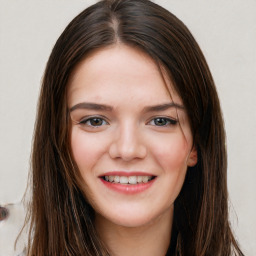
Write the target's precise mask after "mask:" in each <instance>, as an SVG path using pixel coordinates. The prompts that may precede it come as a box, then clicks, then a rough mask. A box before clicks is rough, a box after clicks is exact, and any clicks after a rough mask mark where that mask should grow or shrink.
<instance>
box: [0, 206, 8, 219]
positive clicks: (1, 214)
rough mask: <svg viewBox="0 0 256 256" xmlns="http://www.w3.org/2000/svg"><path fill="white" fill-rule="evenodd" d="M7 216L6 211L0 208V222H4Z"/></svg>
mask: <svg viewBox="0 0 256 256" xmlns="http://www.w3.org/2000/svg"><path fill="white" fill-rule="evenodd" d="M8 215H9V211H8V209H6V208H4V207H1V206H0V221H2V220H5V219H6V218H7V217H8Z"/></svg>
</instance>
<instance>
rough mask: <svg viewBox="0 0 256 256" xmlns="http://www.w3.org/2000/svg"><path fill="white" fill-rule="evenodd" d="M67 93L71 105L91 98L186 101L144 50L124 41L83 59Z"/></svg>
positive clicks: (99, 100)
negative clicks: (124, 43)
mask: <svg viewBox="0 0 256 256" xmlns="http://www.w3.org/2000/svg"><path fill="white" fill-rule="evenodd" d="M67 96H68V104H69V105H72V104H75V103H79V102H78V101H88V100H89V101H97V102H100V103H105V102H104V101H105V100H110V101H113V104H118V103H120V104H121V103H124V102H127V101H131V102H133V101H137V104H140V103H152V104H161V103H163V101H166V102H170V101H174V102H176V103H179V104H182V102H181V99H180V97H179V96H178V95H177V93H176V92H175V91H174V89H173V85H172V83H171V81H170V79H169V78H168V77H167V76H166V75H165V73H164V72H163V70H160V68H159V66H158V65H156V63H155V62H154V61H153V60H152V59H151V58H150V57H149V56H148V55H147V54H145V53H144V52H143V51H141V50H139V49H137V48H134V47H129V46H126V45H123V44H117V45H113V46H110V47H106V48H103V49H100V50H97V51H94V52H93V53H91V54H90V55H89V56H87V57H86V58H85V59H84V60H83V61H82V62H80V63H79V64H78V65H77V67H76V68H75V69H74V71H73V73H72V75H71V77H70V80H69V83H68V91H67ZM107 103H108V102H107Z"/></svg>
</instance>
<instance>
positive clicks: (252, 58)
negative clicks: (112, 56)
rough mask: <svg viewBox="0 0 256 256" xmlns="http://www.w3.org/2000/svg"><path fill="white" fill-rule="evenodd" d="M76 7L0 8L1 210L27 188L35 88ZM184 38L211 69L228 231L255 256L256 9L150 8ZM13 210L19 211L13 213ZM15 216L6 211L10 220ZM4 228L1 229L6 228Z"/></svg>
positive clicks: (7, 232) (52, 3) (238, 1)
mask: <svg viewBox="0 0 256 256" xmlns="http://www.w3.org/2000/svg"><path fill="white" fill-rule="evenodd" d="M94 2H95V1H87V0H86V1H85V0H84V1H82V0H73V1H71V0H61V1H60V0H0V166H1V167H0V205H6V204H11V203H12V204H17V207H20V206H19V204H18V203H19V201H20V200H21V198H22V195H23V193H24V191H25V187H26V179H27V173H28V169H29V156H30V145H31V139H32V134H33V124H34V119H35V111H36V104H37V97H38V92H39V85H40V80H41V77H42V74H43V71H44V67H45V63H46V61H47V58H48V56H49V54H50V51H51V49H52V47H53V45H54V43H55V41H56V39H57V37H58V36H59V35H60V33H61V32H62V30H63V29H64V28H65V26H66V25H67V24H68V22H69V21H70V20H71V19H72V18H73V17H74V16H75V15H76V14H78V13H79V12H80V11H82V10H83V9H84V8H85V7H87V6H88V5H89V4H91V3H94ZM155 2H157V3H159V4H161V5H163V6H164V7H166V8H167V9H169V10H170V11H171V12H173V13H174V14H176V15H177V16H178V17H179V18H180V19H181V20H182V21H183V22H184V23H185V24H186V25H187V26H188V27H189V29H190V30H191V32H192V34H193V35H194V36H195V37H196V39H197V41H198V43H199V45H200V46H201V48H202V50H203V52H204V54H205V56H206V59H207V60H208V63H209V65H210V68H211V71H212V73H213V76H214V79H215V81H216V84H217V89H218V92H219V96H220V99H221V104H222V108H223V113H224V119H225V123H226V130H227V142H228V155H229V167H228V186H229V192H230V201H231V210H232V211H231V212H232V213H231V223H232V225H233V229H234V230H235V232H236V234H237V237H238V239H239V241H240V243H241V245H242V248H243V249H244V252H245V255H247V256H254V255H256V245H255V243H256V232H255V230H256V186H255V183H256V169H255V159H256V156H255V148H256V104H255V99H254V98H255V97H256V84H255V82H256V78H255V77H256V47H255V46H256V1H255V0H225V1H223V0H215V1H211V0H169V1H168V0H156V1H155ZM17 209H18V208H17ZM15 214H16V215H17V216H18V215H19V218H20V216H21V215H20V213H19V211H18V210H16V211H13V213H12V215H14V216H12V217H13V218H14V219H15V220H17V218H18V217H17V218H15V216H16V215H15ZM13 218H9V219H8V220H7V221H6V222H2V223H0V241H1V242H0V255H1V256H6V255H14V254H13V252H12V249H8V250H9V251H7V249H6V248H7V247H9V246H10V244H12V242H13V234H14V233H15V232H16V231H13V227H12V229H11V228H9V226H10V225H13V226H15V227H18V226H19V225H18V224H17V223H16V222H15V221H14V220H13ZM7 223H8V225H7Z"/></svg>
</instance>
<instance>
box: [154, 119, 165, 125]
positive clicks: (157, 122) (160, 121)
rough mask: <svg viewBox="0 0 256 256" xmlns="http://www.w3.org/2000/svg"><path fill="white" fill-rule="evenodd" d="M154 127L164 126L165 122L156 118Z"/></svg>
mask: <svg viewBox="0 0 256 256" xmlns="http://www.w3.org/2000/svg"><path fill="white" fill-rule="evenodd" d="M155 124H156V125H166V120H165V119H164V118H157V119H156V120H155Z"/></svg>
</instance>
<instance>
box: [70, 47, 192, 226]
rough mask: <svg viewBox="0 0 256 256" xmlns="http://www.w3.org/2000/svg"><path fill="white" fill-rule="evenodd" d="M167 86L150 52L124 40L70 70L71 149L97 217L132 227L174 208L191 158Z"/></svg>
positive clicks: (179, 111) (186, 130)
mask: <svg viewBox="0 0 256 256" xmlns="http://www.w3.org/2000/svg"><path fill="white" fill-rule="evenodd" d="M166 86H168V87H169V88H170V90H171V95H172V96H170V93H169V91H168V90H167V89H166ZM172 88H173V87H172V84H171V82H170V81H167V80H164V78H163V76H162V75H161V73H160V72H159V69H158V68H157V66H156V64H155V63H154V61H152V59H151V58H150V57H148V56H147V55H146V54H145V53H143V52H141V51H140V50H138V49H135V48H131V47H128V46H125V45H122V44H119V45H115V46H111V47H108V48H104V49H101V50H98V51H96V52H94V53H93V54H91V55H90V56H89V57H87V58H86V59H85V60H84V61H82V62H81V63H80V64H79V65H78V66H77V68H76V69H75V71H74V72H73V75H72V77H71V79H70V81H69V84H68V94H67V96H68V106H69V109H70V116H71V119H72V127H71V149H72V155H73V158H74V160H75V162H76V164H77V166H78V168H79V171H80V173H81V177H82V178H83V183H84V187H83V189H84V192H85V194H86V196H87V200H88V201H89V203H90V204H91V205H92V207H93V208H94V210H95V212H96V214H97V216H101V217H103V218H104V219H107V220H108V221H111V222H112V223H114V224H118V225H121V226H126V227H136V226H142V225H145V224H147V223H150V222H151V221H153V220H155V219H156V218H158V217H160V216H161V215H163V214H164V213H166V212H168V211H169V212H170V214H171V213H172V210H173V203H174V200H175V199H176V197H177V196H178V194H179V192H180V190H181V187H182V185H183V182H184V178H185V174H186V170H187V167H188V166H193V165H195V164H196V161H197V154H196V150H195V149H193V148H192V144H193V141H192V135H191V131H190V127H189V121H188V117H187V115H186V111H185V109H184V107H183V103H182V101H181V99H180V97H179V96H178V95H177V94H176V93H175V91H174V90H173V89H172Z"/></svg>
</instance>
